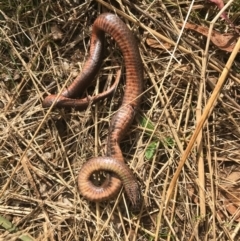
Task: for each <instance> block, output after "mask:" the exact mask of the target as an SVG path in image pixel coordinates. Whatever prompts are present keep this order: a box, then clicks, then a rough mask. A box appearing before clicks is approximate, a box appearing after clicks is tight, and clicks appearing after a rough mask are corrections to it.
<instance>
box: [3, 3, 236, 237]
mask: <svg viewBox="0 0 240 241" xmlns="http://www.w3.org/2000/svg"><path fill="white" fill-rule="evenodd" d="M56 2H57V1H56ZM74 2H77V1H73V0H68V1H61V4H57V3H55V1H46V2H44V1H41V0H39V1H27V0H24V1H21V3H20V2H19V3H18V4H17V3H16V1H6V0H4V1H2V2H1V3H0V25H1V29H0V41H1V45H0V51H1V65H0V66H1V68H0V78H1V81H0V104H1V108H2V111H1V114H0V145H1V148H0V161H1V162H0V167H1V169H0V170H1V171H0V184H1V192H0V201H1V202H0V222H1V224H2V225H1V227H0V230H1V232H0V240H18V239H17V238H19V240H27V239H25V237H24V236H23V234H26V235H28V237H29V238H30V237H31V239H29V240H59V241H60V240H64V241H65V240H69V241H70V240H131V241H133V240H141V241H142V240H223V241H225V240H239V239H240V235H239V228H240V225H239V221H240V214H239V207H240V195H239V189H240V187H239V177H240V167H239V163H240V151H239V149H240V118H239V117H240V90H239V83H240V81H239V79H240V78H239V72H240V61H239V55H238V56H237V58H235V60H234V62H233V65H232V67H231V69H230V72H229V73H228V77H227V79H226V81H225V83H224V79H222V83H223V84H224V85H223V88H222V90H221V93H220V94H219V91H220V90H218V91H217V92H216V94H217V96H216V97H217V103H214V104H212V105H211V108H210V109H211V111H212V112H211V114H210V115H207V120H206V122H205V124H204V126H203V127H201V128H200V129H199V131H200V134H199V136H198V138H197V140H196V141H195V140H194V142H192V144H194V145H193V148H190V150H191V152H190V154H189V156H188V155H187V156H186V152H185V151H184V150H185V149H186V148H187V146H188V145H189V141H190V139H192V137H193V134H194V131H195V130H196V126H197V123H199V121H201V118H202V116H203V115H204V113H205V114H206V112H205V111H206V109H205V106H206V105H207V103H209V99H211V96H212V93H213V90H214V88H215V84H216V83H217V81H218V79H219V77H220V76H221V74H222V72H223V69H224V66H225V64H226V63H227V61H228V59H229V56H230V54H229V53H226V52H223V51H221V50H219V49H218V48H216V47H215V46H213V45H211V44H210V45H209V50H208V52H207V54H208V55H206V54H205V52H204V51H205V48H206V38H205V37H202V36H200V35H199V34H197V33H194V32H191V31H187V30H184V31H183V33H181V31H180V29H179V25H177V23H179V22H180V23H183V22H184V21H188V22H191V23H195V24H198V25H205V26H209V24H210V22H211V20H212V19H213V18H214V17H215V16H216V14H217V13H218V10H217V9H216V8H215V7H214V6H213V5H207V4H206V1H198V2H197V3H195V4H193V6H192V7H191V6H190V2H181V3H178V4H177V3H175V1H172V2H171V1H162V2H161V1H142V3H139V4H137V5H134V4H129V3H128V0H124V1H123V3H122V4H118V3H116V2H115V1H112V4H113V2H114V4H113V5H109V2H110V1H106V3H104V2H103V0H96V1H91V2H90V1H86V3H84V4H76V3H74ZM79 2H81V1H79ZM237 2H238V1H233V3H232V5H231V7H230V8H228V10H227V13H228V15H229V17H230V19H232V20H233V21H234V23H235V25H236V26H238V25H239V22H240V20H239V15H238V12H239V8H240V6H239V3H237ZM104 6H105V7H104ZM104 11H112V12H116V13H117V14H118V15H119V16H120V17H121V18H122V19H123V20H124V21H125V22H126V23H127V24H128V26H129V27H130V28H132V31H133V32H134V34H135V35H136V37H137V39H138V42H139V48H140V52H141V56H142V60H143V64H144V72H145V74H144V76H145V78H144V90H145V92H144V93H143V101H142V105H141V110H140V111H139V113H138V115H137V118H136V121H135V122H134V123H133V125H132V127H131V130H130V131H129V134H128V135H127V136H126V138H125V139H124V140H123V141H122V142H121V147H122V150H123V153H124V157H125V159H126V162H127V163H128V164H129V165H130V167H131V168H132V170H133V171H134V173H135V176H136V177H137V179H138V180H139V184H140V186H141V190H142V194H143V206H142V209H141V211H140V213H137V214H135V213H132V211H131V209H130V208H129V207H130V206H129V201H128V200H127V198H125V195H124V192H122V193H121V194H120V195H119V196H118V197H117V198H116V199H115V200H111V201H109V202H105V203H100V204H95V203H91V202H89V201H87V200H84V199H83V198H82V197H81V196H80V195H79V193H78V190H77V184H76V177H77V174H78V171H79V169H80V167H81V165H82V163H84V162H85V161H86V160H88V159H89V158H90V157H93V156H98V155H101V156H103V155H104V153H105V146H106V138H107V134H108V123H109V119H110V117H111V115H112V113H114V111H115V110H117V107H118V106H119V103H120V101H121V96H122V94H123V93H124V91H123V84H120V86H119V88H118V91H117V92H116V93H115V96H114V97H113V98H110V99H108V100H105V101H103V102H100V103H98V104H96V105H94V106H91V107H89V108H88V109H87V110H86V111H83V112H79V111H76V110H72V111H68V110H47V109H43V108H42V106H41V103H42V100H43V98H44V97H45V96H46V95H47V94H49V93H54V92H59V91H60V90H61V89H62V88H63V86H64V85H65V84H67V85H68V84H69V83H70V81H71V80H72V79H73V78H74V76H75V75H76V74H77V73H78V72H79V71H81V68H82V66H83V64H84V62H85V60H86V58H87V55H88V48H89V44H90V43H89V36H90V34H91V27H90V26H91V24H92V23H93V21H94V19H95V18H96V17H97V16H98V15H99V13H100V12H104ZM188 11H190V12H189V13H190V15H189V18H188V19H187V20H186V17H187V14H188ZM214 29H215V30H218V31H221V32H225V31H227V32H231V31H233V30H232V29H231V28H229V27H228V25H227V24H226V23H225V22H224V21H222V20H221V19H218V20H217V22H216V23H215V24H214ZM178 36H180V38H179V44H178V45H176V43H177V42H178ZM154 39H155V40H157V41H158V42H155V43H154V45H151V44H150V43H152V42H153V41H154ZM106 46H107V47H106V51H105V61H104V65H103V68H102V71H101V72H100V73H99V75H98V76H97V78H96V80H97V81H96V85H94V86H93V87H92V88H90V89H89V91H90V92H92V91H95V93H96V92H100V91H102V90H103V89H104V88H106V87H107V86H108V85H109V83H110V82H111V80H112V79H114V75H115V73H116V66H118V65H122V63H123V62H122V58H121V54H119V50H118V49H117V48H116V46H115V44H114V42H112V41H110V38H109V37H108V38H107V44H106ZM165 48H166V49H165ZM174 48H175V52H174V55H172V52H173V51H174ZM206 60H207V61H206ZM109 66H113V67H109ZM227 72H228V71H227ZM99 80H101V82H99ZM105 83H106V84H105ZM95 86H97V87H96V88H97V89H95V90H94V88H95ZM218 94H219V95H218ZM184 155H185V156H186V157H188V158H187V159H186V163H185V165H184V166H183V167H180V168H179V167H178V165H179V160H180V159H181V160H182V157H183V156H184ZM183 162H185V160H183ZM177 168H178V169H177ZM177 170H180V171H181V172H180V174H179V175H177V173H178V171H177ZM176 171H177V172H176ZM173 177H177V178H178V179H177V180H178V181H177V183H176V185H170V183H171V184H174V183H173V182H171V181H172V180H173V179H172V178H173ZM170 194H171V199H167V200H166V197H167V198H168V197H169V195H170ZM7 221H8V223H7ZM11 225H12V226H11ZM10 227H12V229H11V230H6V229H9V228H10ZM15 227H17V228H18V230H17V229H16V228H15Z"/></svg>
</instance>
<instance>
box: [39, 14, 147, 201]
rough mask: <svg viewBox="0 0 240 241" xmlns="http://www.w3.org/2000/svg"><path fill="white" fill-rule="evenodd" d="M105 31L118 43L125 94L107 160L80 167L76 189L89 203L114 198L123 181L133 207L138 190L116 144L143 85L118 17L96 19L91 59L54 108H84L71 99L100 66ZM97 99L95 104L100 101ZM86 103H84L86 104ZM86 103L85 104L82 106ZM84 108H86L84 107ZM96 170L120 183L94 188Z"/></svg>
mask: <svg viewBox="0 0 240 241" xmlns="http://www.w3.org/2000/svg"><path fill="white" fill-rule="evenodd" d="M105 32H106V33H108V34H109V35H110V36H111V37H113V39H114V40H115V41H116V42H117V44H118V46H119V48H120V49H121V51H122V54H123V57H124V62H125V68H126V87H125V94H124V96H123V101H122V105H121V106H120V108H119V109H118V111H117V112H116V114H115V115H114V116H113V118H112V120H111V123H110V127H109V136H108V143H107V157H95V158H93V159H91V160H89V161H87V162H86V163H85V164H84V165H83V166H82V168H81V170H80V172H79V176H78V187H79V190H80V193H81V194H82V195H83V196H84V197H86V198H87V199H89V200H91V201H96V202H98V201H104V200H107V199H109V198H111V197H113V196H115V195H116V194H117V193H118V192H119V190H120V188H121V185H122V182H123V185H124V188H125V190H126V193H127V195H128V197H129V199H130V201H131V202H132V204H133V206H137V205H138V204H139V202H140V197H141V195H140V190H139V187H138V185H137V182H136V180H135V178H134V176H133V174H132V172H131V171H130V169H129V167H128V166H127V165H126V164H125V163H124V159H123V156H122V151H121V149H120V147H119V142H120V140H121V139H122V138H123V136H124V135H125V133H126V131H127V130H128V128H129V126H130V125H131V123H132V121H133V119H134V116H135V113H136V110H137V109H138V108H139V104H140V95H141V93H142V85H143V68H142V61H141V57H140V54H139V49H138V47H137V43H136V41H135V38H134V36H133V34H132V32H131V31H130V30H129V29H128V27H127V26H126V25H125V24H124V23H123V22H122V21H121V20H120V19H119V18H118V17H117V16H115V15H113V14H110V13H105V14H101V15H100V16H99V17H98V18H97V19H96V20H95V22H94V24H93V28H92V36H91V47H90V56H89V58H88V60H87V62H86V63H85V65H84V67H83V71H82V73H81V74H79V76H77V78H76V79H75V80H74V81H73V83H72V84H71V85H70V86H69V87H68V88H67V89H65V90H64V91H63V93H62V95H61V96H60V97H59V99H58V100H57V102H56V105H55V106H56V107H69V106H73V107H81V106H82V107H83V105H82V104H81V101H82V100H83V99H73V98H76V97H77V96H78V95H79V93H80V94H81V93H82V92H83V91H84V89H85V88H86V87H87V86H88V85H89V83H90V82H91V79H92V78H93V77H94V76H95V74H96V73H97V72H98V70H99V68H100V66H101V62H102V58H103V56H102V55H103V42H104V33H105ZM102 96H103V98H105V97H106V96H107V94H106V93H105V92H104V93H102ZM97 97H98V96H97ZM97 97H96V101H98V100H99V99H100V98H99V99H98V98H97ZM55 98H56V95H50V96H48V97H47V98H46V99H45V100H44V102H43V106H44V107H47V106H50V105H51V104H52V103H53V101H54V100H55ZM93 98H94V97H93ZM71 101H72V102H71ZM82 102H83V101H82ZM85 102H86V101H85ZM88 103H89V102H88V101H87V104H88ZM87 104H86V103H85V105H87ZM84 108H86V107H85V106H84ZM99 170H102V171H103V170H106V171H110V172H113V173H114V174H116V176H117V177H119V178H120V179H121V180H122V182H121V180H119V179H118V178H117V177H115V176H111V178H110V181H108V182H107V183H105V184H104V185H102V186H100V187H97V186H94V184H93V183H92V182H91V180H90V177H91V175H92V174H93V173H94V172H95V171H99Z"/></svg>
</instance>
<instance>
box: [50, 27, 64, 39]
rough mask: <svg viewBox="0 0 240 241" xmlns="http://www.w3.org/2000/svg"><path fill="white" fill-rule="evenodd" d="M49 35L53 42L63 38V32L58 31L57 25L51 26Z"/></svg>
mask: <svg viewBox="0 0 240 241" xmlns="http://www.w3.org/2000/svg"><path fill="white" fill-rule="evenodd" d="M51 33H52V37H53V39H54V40H60V39H62V37H63V32H62V31H61V30H60V28H59V27H58V26H57V24H54V25H53V26H51Z"/></svg>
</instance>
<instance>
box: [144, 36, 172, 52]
mask: <svg viewBox="0 0 240 241" xmlns="http://www.w3.org/2000/svg"><path fill="white" fill-rule="evenodd" d="M146 43H147V45H148V46H150V47H152V48H155V49H164V50H165V49H170V48H171V44H169V43H163V44H160V43H159V42H158V41H157V40H156V39H153V38H147V39H146Z"/></svg>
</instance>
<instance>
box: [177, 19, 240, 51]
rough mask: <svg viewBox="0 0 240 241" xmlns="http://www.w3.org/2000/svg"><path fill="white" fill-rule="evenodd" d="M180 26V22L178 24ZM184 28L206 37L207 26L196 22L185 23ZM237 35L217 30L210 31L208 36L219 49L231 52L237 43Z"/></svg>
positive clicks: (207, 32)
mask: <svg viewBox="0 0 240 241" xmlns="http://www.w3.org/2000/svg"><path fill="white" fill-rule="evenodd" d="M180 25H181V26H182V24H180ZM185 28H186V29H191V30H193V31H195V32H198V33H200V34H202V35H204V36H206V37H208V34H209V28H207V27H203V26H199V25H196V24H191V23H186V25H185ZM237 38H238V37H237V35H234V34H232V33H225V34H221V33H219V32H218V31H214V30H213V31H212V35H211V37H210V39H211V41H212V43H213V44H214V45H216V46H217V47H218V48H220V49H221V50H224V51H227V52H232V51H233V49H234V47H235V45H236V43H237Z"/></svg>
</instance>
